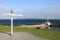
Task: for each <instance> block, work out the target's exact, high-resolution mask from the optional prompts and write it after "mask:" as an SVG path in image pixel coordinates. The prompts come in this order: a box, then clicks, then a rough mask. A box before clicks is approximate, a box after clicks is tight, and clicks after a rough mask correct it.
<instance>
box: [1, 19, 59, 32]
mask: <svg viewBox="0 0 60 40" xmlns="http://www.w3.org/2000/svg"><path fill="white" fill-rule="evenodd" d="M48 20H49V21H50V22H51V23H54V24H60V19H48ZM46 21H47V19H14V20H13V25H14V26H22V25H38V24H42V23H44V22H46ZM0 25H5V26H10V25H11V20H10V19H0ZM51 30H54V31H59V32H60V28H57V27H51Z"/></svg>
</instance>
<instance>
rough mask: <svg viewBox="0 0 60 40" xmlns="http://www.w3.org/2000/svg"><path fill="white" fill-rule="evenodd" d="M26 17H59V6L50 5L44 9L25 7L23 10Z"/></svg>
mask: <svg viewBox="0 0 60 40" xmlns="http://www.w3.org/2000/svg"><path fill="white" fill-rule="evenodd" d="M23 15H25V17H26V18H45V19H47V18H48V19H59V17H60V7H52V8H45V9H27V10H25V11H24V14H23Z"/></svg>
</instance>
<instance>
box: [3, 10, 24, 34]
mask: <svg viewBox="0 0 60 40" xmlns="http://www.w3.org/2000/svg"><path fill="white" fill-rule="evenodd" d="M3 16H10V17H11V35H13V16H23V15H22V14H20V15H19V14H14V13H13V10H11V11H10V14H3Z"/></svg>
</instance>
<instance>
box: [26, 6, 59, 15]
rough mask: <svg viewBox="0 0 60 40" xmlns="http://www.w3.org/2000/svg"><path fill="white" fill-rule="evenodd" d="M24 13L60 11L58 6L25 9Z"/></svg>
mask: <svg viewBox="0 0 60 40" xmlns="http://www.w3.org/2000/svg"><path fill="white" fill-rule="evenodd" d="M26 13H50V14H51V13H60V7H52V8H45V9H27V10H26Z"/></svg>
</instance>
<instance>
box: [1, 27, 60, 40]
mask: <svg viewBox="0 0 60 40" xmlns="http://www.w3.org/2000/svg"><path fill="white" fill-rule="evenodd" d="M0 32H10V27H8V26H0ZM14 32H28V33H31V34H32V35H35V36H37V37H40V38H45V39H48V40H60V32H54V31H52V30H41V29H32V28H20V27H14Z"/></svg>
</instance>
